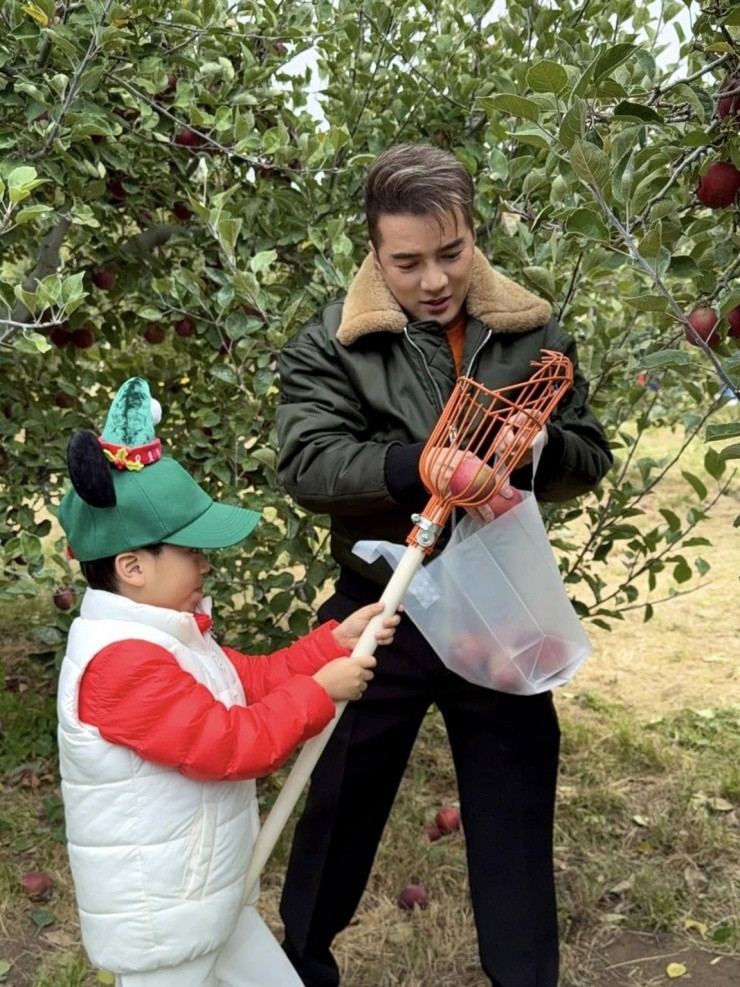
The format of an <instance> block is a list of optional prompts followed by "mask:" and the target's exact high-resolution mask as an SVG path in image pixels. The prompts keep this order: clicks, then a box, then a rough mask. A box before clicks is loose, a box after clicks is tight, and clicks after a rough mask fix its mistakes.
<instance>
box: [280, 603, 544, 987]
mask: <svg viewBox="0 0 740 987" xmlns="http://www.w3.org/2000/svg"><path fill="white" fill-rule="evenodd" d="M361 602H366V601H358V600H357V599H354V598H352V597H349V596H348V595H346V594H345V593H342V592H337V593H335V595H334V596H332V597H331V599H330V600H328V601H327V602H326V603H325V604H324V606H323V607H322V608H321V609H320V611H319V616H320V618H321V619H322V620H329V619H331V618H334V619H336V620H340V621H341V620H343V619H344V618H345V617H346V616H348V615H349V614H350V613H351V612H352V611H353V610H355V609H357V607H358V605H360V603H361ZM376 655H377V658H378V667H377V669H376V676H375V678H374V679H373V681H372V682H371V683H370V686H369V688H368V690H367V691H366V693H365V695H364V696H363V698H362V700H361V701H359V702H356V703H350V704H349V706H348V707H347V709H346V711H345V713H344V715H343V716H342V718H341V720H340V722H339V724H338V725H337V728H336V730H335V731H334V734H333V736H332V738H331V740H330V741H329V744H328V745H327V748H326V750H325V751H324V753H323V755H322V757H321V759H320V760H319V763H318V764H317V766H316V768H315V770H314V773H313V776H312V779H311V786H310V790H309V794H308V801H307V804H306V808H305V810H304V812H303V815H302V816H301V819H300V820H299V822H298V826H297V829H296V834H295V839H294V842H293V847H292V851H291V856H290V862H289V865H288V872H287V875H286V880H285V888H284V891H283V897H282V901H281V908H280V911H281V915H282V918H283V922H284V923H285V942H284V948H285V951H286V953H287V954H288V956H289V958H290V960H291V961H292V963H293V964H294V966H295V967H296V969H297V970H298V973H299V975H300V976H301V979H302V980H303V982H304V984H305V985H306V987H336V985H337V984H338V983H339V973H338V968H337V964H336V962H335V960H334V957H333V956H332V953H331V949H330V947H331V943H332V940H333V939H334V937H335V936H336V935H337V933H338V932H340V931H341V930H342V929H344V928H345V926H347V925H348V924H349V922H350V920H351V919H352V916H353V914H354V912H355V909H356V908H357V905H358V903H359V900H360V897H361V895H362V893H363V890H364V888H365V885H366V883H367V880H368V877H369V875H370V870H371V867H372V864H373V859H374V857H375V853H376V850H377V847H378V843H379V841H380V838H381V835H382V832H383V827H384V826H385V823H386V820H387V818H388V814H389V813H390V810H391V806H392V804H393V800H394V798H395V796H396V792H397V790H398V786H399V784H400V781H401V777H402V775H403V772H404V768H405V767H406V763H407V761H408V758H409V754H410V752H411V748H412V746H413V744H414V740H415V739H416V735H417V733H418V731H419V727H420V726H421V722H422V719H423V717H424V714H425V713H426V711H427V710H428V708H429V707H430V705H431V704H432V703H436V705H437V706H438V708H439V710H440V712H441V714H442V716H443V717H444V721H445V725H446V728H447V734H448V737H449V741H450V747H451V750H452V756H453V760H454V765H455V772H456V775H457V783H458V789H459V794H460V807H461V815H462V822H463V828H464V832H465V840H466V847H467V858H468V871H469V875H470V891H471V896H472V903H473V911H474V915H475V924H476V928H477V931H478V943H479V949H480V956H481V962H482V965H483V969H484V970H485V972H486V974H487V975H488V977H489V978H490V980H491V983H492V984H493V987H556V984H557V980H558V930H557V916H556V909H555V889H554V880H553V865H552V830H553V811H554V802H555V785H556V775H557V766H558V751H559V740H560V732H559V728H558V722H557V716H556V713H555V709H554V707H553V703H552V697H551V695H550V693H546V694H543V695H539V696H531V697H520V696H511V695H507V694H504V693H500V692H494V691H493V690H491V689H483V688H481V687H479V686H475V685H471V684H470V683H468V682H466V681H465V680H464V679H462V678H460V677H459V676H458V675H455V674H454V673H452V672H450V671H448V670H447V669H446V668H445V666H444V665H443V664H442V662H441V661H440V660H439V658H438V657H437V655H436V654H435V653H434V652H433V651H432V649H431V648H430V647H429V645H428V644H427V643H426V641H425V639H424V638H423V637H422V635H421V634H420V633H419V632H418V631H417V630H416V628H415V627H414V626H413V624H412V623H411V622H410V620H408V618H403V620H402V622H401V625H400V627H399V629H398V631H397V632H396V637H395V640H394V642H393V645H392V646H391V647H390V648H378V650H377V653H376Z"/></svg>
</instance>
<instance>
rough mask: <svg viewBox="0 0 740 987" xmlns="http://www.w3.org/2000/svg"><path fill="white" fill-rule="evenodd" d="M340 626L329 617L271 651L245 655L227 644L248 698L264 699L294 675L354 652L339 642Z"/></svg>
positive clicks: (250, 700) (316, 670)
mask: <svg viewBox="0 0 740 987" xmlns="http://www.w3.org/2000/svg"><path fill="white" fill-rule="evenodd" d="M336 626H337V622H336V620H331V621H328V622H327V623H325V624H322V625H321V626H320V627H317V628H316V630H315V631H311V633H310V634H306V635H305V637H302V638H300V639H299V640H298V641H296V642H295V643H294V644H291V645H290V646H289V647H287V648H282V649H281V650H280V651H275V652H273V654H271V655H243V654H241V653H240V652H239V651H235V650H234V649H233V648H224V649H223V650H224V651H225V653H226V654H227V656H228V658H229V661H230V662H231V663H232V665H233V666H234V668H235V669H236V672H237V675H238V676H239V678H240V679H241V683H242V686H243V687H244V694H245V695H246V697H247V702H250V703H256V702H260V700H262V699H264V697H265V696H266V695H267V694H268V693H270V692H272V691H273V689H277V688H278V687H279V686H281V685H282V684H283V683H284V682H287V681H289V680H290V679H291V678H292V677H293V676H295V675H313V673H314V672H318V670H319V669H320V668H323V666H324V665H326V663H327V662H329V661H333V660H334V659H335V658H346V657H347V656H348V655H349V654H350V652H349V651H348V650H347V649H346V648H342V647H341V646H340V645H339V644H337V642H336V640H335V638H334V634H333V633H332V632H333V630H334V628H335V627H336Z"/></svg>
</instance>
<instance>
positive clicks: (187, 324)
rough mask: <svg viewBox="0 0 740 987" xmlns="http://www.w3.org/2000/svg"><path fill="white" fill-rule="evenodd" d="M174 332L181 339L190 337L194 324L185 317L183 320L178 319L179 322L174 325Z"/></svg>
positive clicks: (193, 330)
mask: <svg viewBox="0 0 740 987" xmlns="http://www.w3.org/2000/svg"><path fill="white" fill-rule="evenodd" d="M175 332H176V333H177V335H178V336H182V337H183V338H185V337H187V336H192V335H193V333H194V332H195V323H194V322H193V320H192V319H190V318H188V316H187V315H186V316H185V318H184V319H180V321H179V322H176V323H175Z"/></svg>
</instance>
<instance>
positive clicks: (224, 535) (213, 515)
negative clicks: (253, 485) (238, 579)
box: [162, 503, 261, 548]
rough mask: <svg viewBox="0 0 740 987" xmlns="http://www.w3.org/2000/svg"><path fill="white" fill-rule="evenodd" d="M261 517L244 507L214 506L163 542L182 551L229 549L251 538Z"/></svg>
mask: <svg viewBox="0 0 740 987" xmlns="http://www.w3.org/2000/svg"><path fill="white" fill-rule="evenodd" d="M260 516H261V515H260V514H259V513H258V512H257V511H248V510H247V509H246V508H244V507H234V506H232V505H231V504H216V503H212V504H211V506H210V507H209V508H208V509H207V510H205V511H204V512H203V513H202V514H201V516H200V517H199V518H196V520H195V521H191V522H190V524H187V525H185V527H184V528H180V530H179V531H176V532H175V533H174V534H173V535H170V536H169V538H163V539H162V541H163V542H164V543H165V544H166V545H179V546H181V547H183V548H228V547H229V545H236V544H237V543H238V542H240V541H242V539H244V538H246V537H247V536H248V535H251V533H252V532H253V531H254V528H255V525H256V524H257V522H258V521H259V519H260Z"/></svg>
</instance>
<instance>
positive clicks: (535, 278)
mask: <svg viewBox="0 0 740 987" xmlns="http://www.w3.org/2000/svg"><path fill="white" fill-rule="evenodd" d="M522 273H523V274H524V276H525V278H526V279H527V280H528V281H529V282H531V283H532V284H533V285H534V286H535V287H536V288H537V289H538V290H539V291H540V292H542V294H543V295H545V296H546V297H547V298H549V299H550V300H552V299H554V298H555V279H554V278H553V276H552V274H551V273H550V272H549V271H548V270H547V268H546V267H525V268H523V269H522Z"/></svg>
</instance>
